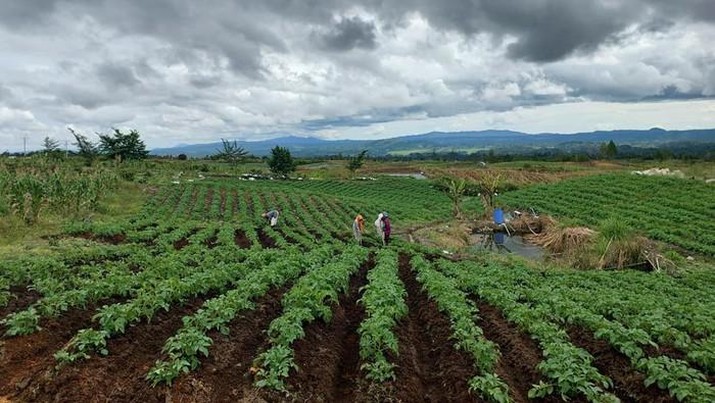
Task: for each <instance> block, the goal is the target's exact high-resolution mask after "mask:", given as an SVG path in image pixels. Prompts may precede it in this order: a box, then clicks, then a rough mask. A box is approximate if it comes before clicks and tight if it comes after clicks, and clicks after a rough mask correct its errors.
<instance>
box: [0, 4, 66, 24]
mask: <svg viewBox="0 0 715 403" xmlns="http://www.w3.org/2000/svg"><path fill="white" fill-rule="evenodd" d="M56 4H57V1H56V0H22V1H15V0H0V23H2V24H4V25H6V26H8V27H11V28H14V29H20V28H24V27H27V26H31V25H34V24H35V23H36V22H38V21H44V20H46V19H47V18H49V17H50V16H51V15H52V14H53V13H54V11H55V5H56Z"/></svg>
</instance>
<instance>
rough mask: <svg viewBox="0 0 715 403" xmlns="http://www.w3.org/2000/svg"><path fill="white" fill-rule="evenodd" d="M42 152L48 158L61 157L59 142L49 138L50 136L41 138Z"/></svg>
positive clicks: (56, 158)
mask: <svg viewBox="0 0 715 403" xmlns="http://www.w3.org/2000/svg"><path fill="white" fill-rule="evenodd" d="M42 153H43V154H44V155H45V156H46V157H47V158H49V159H55V160H59V159H62V150H61V149H60V142H59V141H57V140H55V139H52V138H50V136H45V139H44V140H42Z"/></svg>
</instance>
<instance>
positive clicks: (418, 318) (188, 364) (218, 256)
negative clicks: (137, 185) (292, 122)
mask: <svg viewBox="0 0 715 403" xmlns="http://www.w3.org/2000/svg"><path fill="white" fill-rule="evenodd" d="M629 179H631V178H630V177H621V176H594V177H588V178H579V179H577V180H575V181H574V182H568V181H564V182H560V183H557V184H551V185H543V186H541V187H536V188H533V189H531V190H529V188H527V189H524V190H521V191H517V192H513V193H510V194H505V195H503V197H504V199H505V200H508V201H509V203H513V204H515V205H522V203H523V204H524V205H528V206H534V207H536V208H537V209H539V210H540V211H548V210H547V208H549V206H552V205H553V206H554V207H552V209H554V210H553V213H555V214H564V215H569V216H573V217H575V218H577V219H581V220H584V221H585V222H588V220H589V219H591V218H594V217H599V214H600V213H599V211H601V210H602V209H603V208H604V205H609V206H612V208H613V212H616V213H619V214H622V215H624V216H626V215H627V216H628V217H629V219H632V220H634V221H633V222H634V223H636V222H637V223H642V228H643V230H644V231H647V232H648V234H649V235H651V236H653V237H654V238H656V239H660V240H663V241H667V242H671V243H673V244H676V245H679V246H681V247H683V248H692V249H693V250H696V251H698V252H701V253H704V254H712V250H713V249H712V248H713V247H715V245H714V242H712V240H711V239H710V238H707V237H705V238H702V237H691V236H690V233H688V232H687V231H685V232H674V230H671V229H670V227H669V226H668V225H666V224H669V223H671V222H672V221H673V220H675V219H674V218H672V217H684V216H687V217H690V216H692V217H693V218H701V219H707V218H708V217H710V216H709V215H712V213H713V211H715V210H713V209H708V208H709V207H712V189H711V188H699V187H696V186H694V187H692V188H691V187H688V188H681V187H680V186H681V185H679V184H678V183H677V182H673V183H671V182H669V180H663V179H662V178H659V179H658V180H657V183H656V182H653V183H651V182H648V181H650V180H651V179H650V178H637V179H638V180H644V181H643V182H636V181H632V180H629ZM614 181H620V182H619V186H618V187H617V188H616V187H613V186H612V185H609V186H606V184H613V183H614ZM639 183H641V184H639ZM596 189H602V190H596ZM653 189H659V191H658V192H657V195H658V197H657V198H649V197H648V194H651V193H652V190H653ZM548 192H552V193H548ZM708 192H710V193H708ZM584 194H593V195H594V197H593V198H592V199H591V198H589V200H593V201H594V202H592V203H593V205H592V206H591V207H589V208H588V209H586V208H580V209H574V208H572V207H573V206H574V205H577V204H578V205H580V206H581V207H583V206H584V202H583V201H581V202H579V201H580V200H582V199H583V198H585V197H586V196H583V195H584ZM534 195H536V196H534ZM557 196H558V197H557ZM606 199H607V200H614V202H609V203H602V204H598V203H596V202H600V201H602V200H606ZM540 200H547V201H554V203H553V204H548V205H546V204H538V202H539V201H540ZM633 200H639V201H640V204H638V206H635V207H633V208H626V207H620V206H621V205H625V203H626V201H633ZM621 202H622V204H619V203H621ZM469 203H473V202H472V201H470V202H468V205H470V204H469ZM579 203H580V204H579ZM628 204H629V205H630V204H632V203H628ZM656 205H657V206H658V207H653V206H656ZM471 206H472V207H471V208H474V205H473V204H471ZM639 206H640V207H639ZM274 207H279V208H280V209H281V212H282V214H281V217H280V220H279V225H278V226H277V227H275V228H271V227H269V226H268V225H267V224H266V222H265V221H264V220H263V219H261V217H260V214H261V213H262V212H264V211H266V210H269V209H271V208H274ZM450 209H451V205H450V202H449V199H448V198H447V197H446V196H445V195H444V194H443V193H440V192H438V191H437V190H435V189H433V188H432V187H431V186H430V185H429V183H428V182H427V181H418V180H413V179H403V178H384V179H383V178H380V179H379V180H378V181H374V182H373V181H364V182H363V181H344V182H339V181H304V182H298V181H291V182H284V181H237V180H229V179H225V180H216V181H213V180H207V181H205V182H201V181H197V182H193V183H183V184H180V185H168V186H165V187H162V188H161V189H160V191H158V192H157V193H156V194H155V195H154V196H153V197H152V198H151V199H150V200H149V201H148V202H147V204H146V205H145V206H144V208H143V210H142V211H141V212H140V213H139V214H138V215H136V216H135V217H133V218H132V219H130V220H126V221H120V222H94V223H93V222H76V223H74V224H71V225H68V226H66V228H65V229H64V231H63V234H62V236H61V237H59V238H58V240H57V241H56V242H57V244H58V245H57V246H56V248H55V253H51V254H47V255H27V256H16V257H14V258H6V259H5V260H3V261H0V265H2V270H0V318H2V324H1V325H0V330H1V331H2V332H3V334H4V336H3V337H2V339H0V340H1V341H0V343H2V344H1V345H0V351H1V353H0V396H4V397H5V398H6V399H9V400H11V401H14V400H17V401H108V400H109V401H149V402H151V401H175V402H179V401H206V402H208V401H262V400H266V401H405V402H414V401H440V402H443V401H459V402H462V401H495V402H506V401H515V402H524V401H531V400H534V401H553V402H555V401H562V398H567V399H570V400H572V401H592V402H615V401H619V400H620V401H649V402H666V401H694V402H700V401H713V400H715V319H714V318H713V314H712V312H714V311H715V295H713V293H712V292H711V289H712V284H713V283H714V282H715V273H713V271H712V270H692V271H685V272H683V273H680V274H679V275H678V276H670V275H667V274H664V273H646V272H639V271H617V272H612V271H608V272H606V271H571V270H563V269H552V268H546V267H537V268H535V267H532V266H533V265H529V264H527V263H525V262H523V261H522V260H520V259H518V258H512V257H504V256H495V255H489V254H479V255H476V256H473V257H470V258H468V259H463V260H460V261H453V260H450V259H446V258H443V257H442V256H441V255H440V254H439V253H438V251H434V250H430V249H427V248H424V247H421V246H419V245H416V244H410V243H406V242H404V241H403V240H399V239H397V240H395V242H394V243H393V244H392V245H391V246H389V247H378V242H377V240H376V239H375V236H374V235H373V234H372V233H373V228H372V223H371V222H372V220H373V218H374V216H375V215H376V214H377V213H378V212H379V211H382V210H388V211H389V212H390V216H391V218H392V219H393V225H394V226H395V227H399V226H401V225H406V223H420V222H427V221H432V220H438V219H441V218H443V217H445V216H448V215H449V212H450ZM584 211H588V212H590V213H585V212H584ZM357 212H362V213H363V214H366V221H367V224H366V225H367V227H368V228H366V233H367V236H366V240H365V241H366V242H365V246H362V247H361V246H357V245H355V243H354V240H353V239H352V234H351V227H350V225H351V221H352V219H353V217H354V216H355V214H356V213H357ZM572 212H573V213H574V214H569V213H572ZM627 213H628V214H627ZM648 213H651V214H648ZM712 222H713V220H710V221H709V222H705V221H702V222H700V224H699V225H700V226H701V227H702V226H703V225H704V226H705V228H706V231H705V233H707V234H709V236H712V233H713V231H710V230H709V228H710V227H708V225H710V226H711V225H712ZM708 231H709V232H708ZM661 232H662V235H661V234H660V233H661ZM261 399H262V400H261Z"/></svg>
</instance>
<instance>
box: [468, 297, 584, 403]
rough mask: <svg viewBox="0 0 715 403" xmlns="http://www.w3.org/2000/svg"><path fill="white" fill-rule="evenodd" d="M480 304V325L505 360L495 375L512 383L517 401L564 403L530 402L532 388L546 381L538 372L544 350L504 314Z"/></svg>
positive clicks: (549, 398) (512, 390)
mask: <svg viewBox="0 0 715 403" xmlns="http://www.w3.org/2000/svg"><path fill="white" fill-rule="evenodd" d="M476 302H477V307H478V308H479V319H478V320H477V325H478V326H479V327H480V328H482V331H484V336H485V337H486V338H487V339H488V340H490V341H492V342H494V343H496V344H497V345H498V346H499V351H500V352H501V358H500V359H499V361H498V363H497V367H496V370H495V372H496V373H497V375H499V377H500V378H502V379H503V380H504V381H505V382H506V383H508V384H509V392H510V395H511V398H512V399H513V400H514V401H515V402H527V401H543V402H560V401H561V399H560V398H557V397H556V396H548V397H547V398H545V399H539V400H533V399H532V400H529V398H528V394H529V389H531V387H532V386H533V385H535V384H537V383H539V381H541V380H543V377H542V376H541V374H539V371H538V370H537V369H536V366H537V365H538V364H539V362H541V361H542V360H543V355H542V351H541V349H540V348H539V346H538V344H537V343H536V342H535V341H534V340H532V339H531V338H530V337H529V336H528V335H527V334H525V333H524V332H522V331H520V330H519V328H518V327H516V325H514V324H512V323H509V322H508V321H507V320H506V318H504V315H503V314H502V313H501V311H499V310H498V309H496V308H494V307H493V306H491V305H488V304H486V303H484V302H482V301H476ZM576 401H578V400H576Z"/></svg>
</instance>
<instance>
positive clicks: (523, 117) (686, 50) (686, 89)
mask: <svg viewBox="0 0 715 403" xmlns="http://www.w3.org/2000/svg"><path fill="white" fill-rule="evenodd" d="M554 1H555V0H544V1H543V2H504V3H499V4H491V5H490V6H489V7H487V6H485V3H482V2H481V1H479V0H477V1H475V2H464V3H463V2H446V3H444V4H441V3H440V4H437V3H434V2H431V1H427V0H405V1H401V2H372V1H357V2H356V1H351V2H346V1H343V0H338V1H330V2H319V4H318V5H319V6H317V5H316V4H314V6H313V7H309V6H307V5H306V4H304V3H301V2H289V3H288V4H287V3H285V2H282V1H276V0H266V1H263V2H248V1H216V2H213V3H212V4H211V6H204V5H201V6H197V5H196V3H194V2H188V1H185V2H184V1H182V0H175V1H170V2H165V1H158V0H157V1H156V2H151V3H146V2H139V1H130V0H128V1H123V2H108V1H104V2H101V1H100V2H83V1H74V0H63V1H51V0H48V1H47V2H40V3H44V4H41V7H38V6H37V4H36V3H35V2H12V3H11V4H3V5H4V6H5V7H3V10H4V12H3V13H0V54H2V55H3V57H2V58H0V111H2V112H0V113H2V114H3V115H0V144H2V146H1V147H2V149H13V150H18V149H21V147H22V138H23V137H24V136H31V137H32V138H35V137H36V138H39V139H41V138H42V137H44V136H45V135H51V136H57V137H58V139H60V140H62V139H64V138H66V137H67V130H66V127H67V126H68V125H73V126H74V127H77V128H78V129H81V130H84V131H87V132H89V133H92V132H94V131H107V130H109V129H110V128H111V127H131V128H135V129H137V130H139V131H140V133H142V135H143V136H144V138H145V140H146V142H147V144H148V145H149V146H150V147H160V146H170V145H172V144H176V143H191V142H201V141H214V140H217V139H219V138H221V137H226V136H228V135H230V136H233V137H235V138H239V139H260V138H264V137H266V136H275V135H277V134H290V133H294V134H301V135H319V136H323V137H331V138H346V137H361V138H364V137H370V136H381V137H384V136H388V135H389V136H393V135H401V134H412V133H423V132H428V131H431V130H477V129H485V128H507V129H517V130H523V131H527V132H535V131H541V130H542V129H545V130H547V131H556V132H572V131H575V130H590V129H595V128H603V127H612V128H627V127H644V128H648V127H651V126H656V125H660V126H664V127H669V128H674V129H677V128H685V127H704V126H707V125H711V124H712V122H711V119H710V118H709V116H707V113H708V112H709V113H712V111H709V110H708V108H711V106H708V107H697V108H682V105H696V104H697V105H710V104H709V102H712V101H709V100H704V101H697V102H695V103H682V102H681V101H680V99H683V98H698V97H700V98H702V97H713V96H715V49H714V48H713V47H712V46H711V44H712V43H715V25H714V24H713V21H712V18H710V17H709V14H707V13H704V12H703V11H702V9H701V8H699V6H698V5H697V4H695V3H687V4H685V3H683V4H682V5H680V6H677V5H666V4H665V3H662V2H657V3H656V2H647V3H648V4H647V5H645V2H641V1H635V0H634V1H630V0H629V1H623V0H609V1H607V2H605V1H599V0H584V4H583V5H582V6H581V7H571V6H569V7H565V8H564V9H563V10H562V11H563V12H562V13H560V14H558V15H552V14H553V13H552V14H549V13H546V12H544V10H548V7H549V5H553V4H552V3H553V2H554ZM644 1H645V0H644ZM0 2H3V0H0ZM6 3H7V2H6ZM38 4H39V3H38ZM698 4H699V3H698ZM10 6H12V7H10ZM480 7H481V8H480ZM527 17H528V18H527ZM586 17H588V18H586ZM535 19H536V20H538V22H539V24H534V23H533V22H534V21H535ZM566 28H568V29H571V32H572V34H573V35H569V36H568V38H560V37H558V36H556V37H554V35H555V33H558V32H559V31H558V29H566ZM530 35H531V36H530ZM530 38H531V39H530ZM534 60H538V61H534ZM656 98H658V99H663V102H658V103H653V102H650V101H652V100H653V99H656ZM668 100H670V101H669V102H668ZM625 101H627V102H628V103H624V102H625ZM642 102H645V103H642ZM631 108H640V109H631ZM605 111H608V112H605ZM622 111H627V112H623V113H622ZM609 113H610V114H611V115H610V116H611V117H608V116H609V115H608V114H609ZM573 114H577V115H578V116H579V117H578V118H577V117H576V116H575V115H573ZM647 119H652V120H651V121H650V122H649V121H648V120H647ZM371 122H375V123H374V124H372V125H367V126H365V125H366V124H369V123H371ZM33 144H36V145H37V146H38V147H39V141H38V142H35V143H33Z"/></svg>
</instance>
